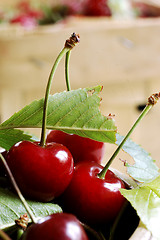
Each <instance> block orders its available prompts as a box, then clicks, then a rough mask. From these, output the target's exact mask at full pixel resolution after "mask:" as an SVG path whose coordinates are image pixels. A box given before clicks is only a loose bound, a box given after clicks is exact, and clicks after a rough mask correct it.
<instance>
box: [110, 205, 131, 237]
mask: <svg viewBox="0 0 160 240" xmlns="http://www.w3.org/2000/svg"><path fill="white" fill-rule="evenodd" d="M127 206H128V201H126V202H125V203H124V205H123V207H122V208H121V210H120V212H119V214H118V216H117V217H116V219H115V221H114V223H113V225H112V228H111V231H110V236H109V240H114V234H115V232H116V229H117V226H118V223H119V222H120V220H121V217H122V216H123V213H124V211H125V210H126V208H127Z"/></svg>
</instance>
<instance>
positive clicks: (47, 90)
mask: <svg viewBox="0 0 160 240" xmlns="http://www.w3.org/2000/svg"><path fill="white" fill-rule="evenodd" d="M68 51H69V49H68V48H66V47H64V48H63V49H62V51H61V52H60V53H59V55H58V57H57V59H56V61H55V63H54V65H53V67H52V70H51V73H50V75H49V79H48V84H47V87H46V93H45V99H44V105H43V119H42V132H41V141H40V146H42V147H44V146H45V142H46V124H47V108H48V99H49V93H50V89H51V84H52V79H53V77H54V74H55V71H56V69H57V67H58V64H59V62H60V60H61V59H62V57H63V56H64V54H66V52H68Z"/></svg>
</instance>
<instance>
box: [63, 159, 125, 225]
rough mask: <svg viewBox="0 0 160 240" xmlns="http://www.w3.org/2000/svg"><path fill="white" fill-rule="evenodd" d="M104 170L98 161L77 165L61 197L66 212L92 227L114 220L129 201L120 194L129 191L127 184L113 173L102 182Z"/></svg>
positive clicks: (108, 173)
mask: <svg viewBox="0 0 160 240" xmlns="http://www.w3.org/2000/svg"><path fill="white" fill-rule="evenodd" d="M102 169H103V167H102V166H101V165H99V164H98V163H95V162H82V163H79V164H77V165H76V166H75V169H74V174H73V177H72V180H71V182H70V184H69V186H68V188H67V189H66V191H65V192H64V193H63V195H62V196H61V204H62V205H63V207H64V209H65V211H67V212H68V211H69V212H71V213H73V214H75V215H76V216H77V217H78V218H79V219H80V220H81V221H82V222H85V223H87V224H90V225H99V224H102V223H105V222H111V221H113V220H114V219H115V218H116V216H117V215H118V213H119V211H120V209H121V208H122V206H123V204H124V202H125V198H124V197H123V196H122V195H121V193H120V191H119V189H120V188H125V184H124V183H123V181H122V180H120V179H119V178H118V177H117V176H116V175H115V174H114V173H113V172H112V171H110V170H108V171H107V173H106V174H105V178H104V179H100V178H99V176H98V174H99V173H100V172H101V171H102Z"/></svg>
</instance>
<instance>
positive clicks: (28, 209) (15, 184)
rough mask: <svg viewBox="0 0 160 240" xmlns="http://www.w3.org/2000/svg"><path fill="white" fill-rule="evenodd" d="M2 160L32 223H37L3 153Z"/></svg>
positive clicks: (0, 156) (0, 155)
mask: <svg viewBox="0 0 160 240" xmlns="http://www.w3.org/2000/svg"><path fill="white" fill-rule="evenodd" d="M0 158H1V160H2V162H3V165H4V167H5V169H6V171H7V173H8V175H9V177H10V179H11V182H12V184H13V186H14V188H15V190H16V192H17V194H18V196H19V198H20V200H21V202H22V203H23V205H24V207H25V209H26V211H27V212H28V214H29V216H30V218H31V220H32V222H33V223H36V222H37V220H36V218H35V216H34V215H33V212H32V211H31V209H30V207H29V205H28V203H27V202H26V200H25V198H24V197H23V195H22V193H21V191H20V189H19V187H18V185H17V183H16V181H15V179H14V177H13V174H12V173H11V170H10V168H9V166H8V164H7V162H6V160H5V158H4V157H3V155H2V154H1V153H0Z"/></svg>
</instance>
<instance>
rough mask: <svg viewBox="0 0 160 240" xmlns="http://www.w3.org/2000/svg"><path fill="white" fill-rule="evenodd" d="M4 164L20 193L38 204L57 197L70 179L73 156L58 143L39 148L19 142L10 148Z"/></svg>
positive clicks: (34, 144)
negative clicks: (6, 164) (8, 168)
mask: <svg viewBox="0 0 160 240" xmlns="http://www.w3.org/2000/svg"><path fill="white" fill-rule="evenodd" d="M6 160H7V163H8V165H9V167H10V170H11V172H12V174H13V176H14V178H15V180H16V182H17V184H18V186H19V188H20V190H21V191H22V193H23V194H24V195H25V196H26V197H28V198H31V199H35V200H38V201H44V202H48V201H51V200H53V199H54V198H55V197H57V196H59V195H60V194H61V193H62V192H63V191H64V190H65V189H66V187H67V186H68V184H69V182H70V181H71V178H72V175H73V167H74V166H73V158H72V155H71V153H70V152H69V150H68V149H67V148H66V147H65V146H63V145H61V144H57V143H50V144H46V146H45V147H41V146H40V145H39V144H38V143H33V142H29V141H22V142H19V143H17V144H15V145H14V146H13V147H11V149H10V150H9V151H8V153H7V156H6Z"/></svg>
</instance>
